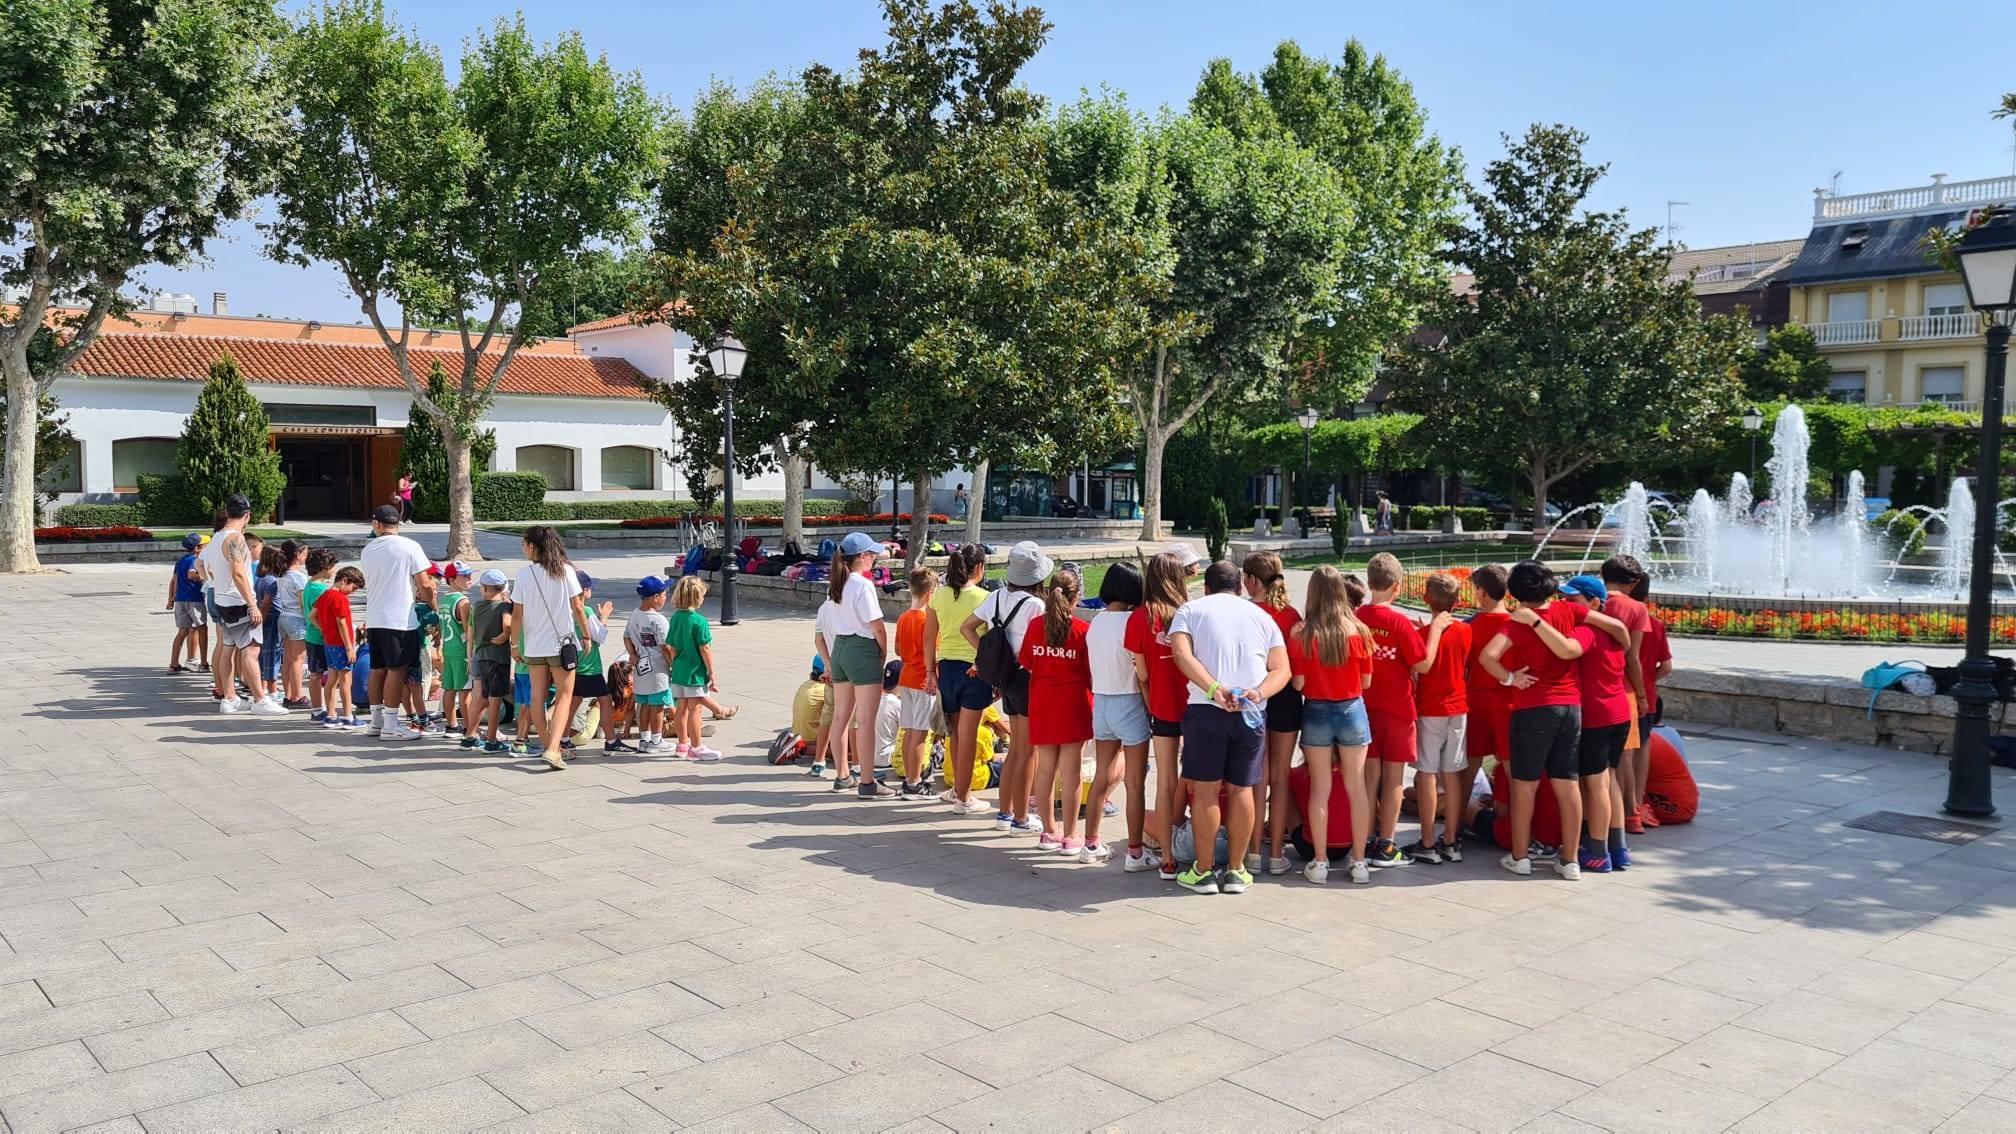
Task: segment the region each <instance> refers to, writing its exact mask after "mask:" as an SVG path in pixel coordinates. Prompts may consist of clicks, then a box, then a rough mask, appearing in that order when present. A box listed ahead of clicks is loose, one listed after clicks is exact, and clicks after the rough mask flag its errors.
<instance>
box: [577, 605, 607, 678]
mask: <svg viewBox="0 0 2016 1134" xmlns="http://www.w3.org/2000/svg"><path fill="white" fill-rule="evenodd" d="M588 618H589V619H590V620H591V621H592V620H594V618H595V614H594V612H593V611H590V612H589V614H588ZM574 675H575V676H576V677H600V676H602V643H600V642H598V641H596V640H595V639H594V638H593V637H592V636H590V637H586V638H583V639H581V660H580V661H577V662H575V663H574Z"/></svg>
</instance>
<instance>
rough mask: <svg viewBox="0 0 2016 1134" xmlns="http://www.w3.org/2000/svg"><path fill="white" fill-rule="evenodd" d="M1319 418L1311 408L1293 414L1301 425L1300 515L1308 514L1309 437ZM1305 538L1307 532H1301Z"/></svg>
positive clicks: (1305, 515) (1314, 430)
mask: <svg viewBox="0 0 2016 1134" xmlns="http://www.w3.org/2000/svg"><path fill="white" fill-rule="evenodd" d="M1319 420H1321V415H1319V414H1318V413H1317V412H1316V411H1315V410H1313V409H1304V410H1303V411H1302V412H1301V413H1298V414H1296V415H1295V424H1297V425H1299V426H1301V427H1302V515H1303V517H1304V518H1305V519H1306V518H1307V517H1308V515H1309V439H1310V438H1311V437H1312V436H1314V435H1315V433H1316V422H1317V421H1319ZM1302 535H1303V537H1304V538H1307V537H1308V535H1309V533H1308V532H1306V531H1305V532H1303V533H1302Z"/></svg>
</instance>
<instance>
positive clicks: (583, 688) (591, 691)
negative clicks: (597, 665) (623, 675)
mask: <svg viewBox="0 0 2016 1134" xmlns="http://www.w3.org/2000/svg"><path fill="white" fill-rule="evenodd" d="M608 695H609V678H608V677H607V676H606V675H604V674H600V673H577V674H575V675H574V696H575V697H576V698H578V699H580V700H583V701H593V700H595V699H596V698H597V697H607V696H608Z"/></svg>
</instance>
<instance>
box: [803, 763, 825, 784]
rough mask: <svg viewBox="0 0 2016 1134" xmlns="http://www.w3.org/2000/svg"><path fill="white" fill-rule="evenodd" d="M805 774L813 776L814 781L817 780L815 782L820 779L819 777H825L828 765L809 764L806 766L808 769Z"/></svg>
mask: <svg viewBox="0 0 2016 1134" xmlns="http://www.w3.org/2000/svg"><path fill="white" fill-rule="evenodd" d="M805 774H806V775H808V776H811V777H812V778H813V779H815V780H816V779H818V778H819V777H821V776H823V775H825V774H826V765H824V764H808V765H806V767H805Z"/></svg>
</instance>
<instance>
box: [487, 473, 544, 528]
mask: <svg viewBox="0 0 2016 1134" xmlns="http://www.w3.org/2000/svg"><path fill="white" fill-rule="evenodd" d="M474 504H475V509H476V518H477V519H479V520H555V519H558V520H564V519H566V518H567V512H566V506H565V505H561V506H560V514H559V515H557V516H555V515H552V514H550V512H549V511H548V509H547V507H546V477H545V476H544V475H543V474H540V473H536V472H487V473H484V474H482V475H481V476H478V477H477V478H476V483H475V496H474Z"/></svg>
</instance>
